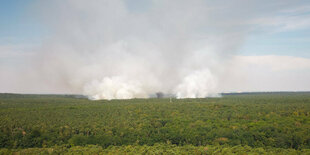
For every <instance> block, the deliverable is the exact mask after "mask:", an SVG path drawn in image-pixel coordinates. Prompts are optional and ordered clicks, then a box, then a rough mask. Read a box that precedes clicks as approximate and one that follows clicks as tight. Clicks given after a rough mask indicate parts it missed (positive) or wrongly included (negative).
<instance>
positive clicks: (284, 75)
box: [0, 0, 310, 99]
mask: <svg viewBox="0 0 310 155" xmlns="http://www.w3.org/2000/svg"><path fill="white" fill-rule="evenodd" d="M309 49H310V2H309V1H307V0H300V1H296V0H270V1H267V0H253V1H246V0H233V1H228V0H220V1H216V2H215V1H209V0H193V1H190V0H180V1H176V0H172V1H169V2H167V1H162V0H157V1H156V0H147V1H145V0H116V1H114V2H111V1H107V0H106V1H105V0H104V1H97V0H92V1H83V0H76V1H73V0H64V1H60V0H55V1H46V2H42V1H38V0H28V1H24V0H1V1H0V86H1V87H0V92H11V93H78V94H84V95H88V96H90V98H98V99H101V98H109V99H113V98H133V97H145V96H146V95H145V94H152V93H156V92H157V91H163V92H165V93H174V94H178V95H179V96H180V98H183V97H184V98H186V97H204V96H213V95H214V94H217V93H220V92H241V91H310V80H308V79H310V50H309ZM119 58H120V59H122V60H119ZM141 66H143V67H141ZM111 67H112V68H115V70H116V71H115V70H112V71H110V70H111ZM129 71H130V72H129ZM106 90H109V91H106ZM115 94H118V95H115Z"/></svg>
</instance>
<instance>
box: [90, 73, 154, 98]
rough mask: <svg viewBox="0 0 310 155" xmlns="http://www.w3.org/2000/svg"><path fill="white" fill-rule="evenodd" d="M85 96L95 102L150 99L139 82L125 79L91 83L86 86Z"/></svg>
mask: <svg viewBox="0 0 310 155" xmlns="http://www.w3.org/2000/svg"><path fill="white" fill-rule="evenodd" d="M84 94H85V95H88V96H89V97H90V99H94V100H98V99H108V100H110V99H130V98H145V97H148V94H146V93H145V91H144V90H142V88H141V84H140V83H139V81H129V80H127V79H125V78H123V77H111V78H109V77H105V78H103V79H102V80H100V81H98V80H94V81H91V82H90V83H87V84H86V85H85V88H84Z"/></svg>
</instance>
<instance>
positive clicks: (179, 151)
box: [0, 144, 310, 155]
mask: <svg viewBox="0 0 310 155" xmlns="http://www.w3.org/2000/svg"><path fill="white" fill-rule="evenodd" d="M1 154H25V155H27V154H29V155H30V154H68V155H69V154H72V155H73V154H83V155H92V154H110V155H115V154H128V155H139V154H171V155H173V154H175V155H195V154H196V155H202V154H208V155H221V154H240V155H243V154H253V155H259V154H268V155H272V154H276V155H278V154H283V155H295V154H300V155H306V154H310V150H309V149H304V150H294V149H283V148H251V147H250V146H241V145H237V146H233V147H230V146H223V145H207V146H193V145H184V146H177V145H171V144H155V145H153V146H147V145H143V146H141V145H126V146H110V147H108V148H106V149H104V148H102V147H100V146H97V145H87V146H74V147H70V148H68V147H66V146H56V147H53V148H28V149H13V150H8V149H0V155H1Z"/></svg>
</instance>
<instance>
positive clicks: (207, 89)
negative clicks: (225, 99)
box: [175, 69, 219, 98]
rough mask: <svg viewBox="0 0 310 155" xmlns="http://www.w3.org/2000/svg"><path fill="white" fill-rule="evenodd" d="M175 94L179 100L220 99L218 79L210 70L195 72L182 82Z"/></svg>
mask: <svg viewBox="0 0 310 155" xmlns="http://www.w3.org/2000/svg"><path fill="white" fill-rule="evenodd" d="M175 93H176V97H177V98H203V97H206V96H211V97H218V96H219V94H218V90H217V78H216V77H215V76H214V75H212V73H211V72H210V71H209V70H208V69H205V70H199V71H195V72H193V73H192V74H189V75H188V76H186V77H185V78H184V79H183V80H182V82H181V83H180V84H179V85H178V86H177V87H176V89H175Z"/></svg>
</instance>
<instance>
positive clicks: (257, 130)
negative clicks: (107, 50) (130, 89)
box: [0, 92, 310, 154]
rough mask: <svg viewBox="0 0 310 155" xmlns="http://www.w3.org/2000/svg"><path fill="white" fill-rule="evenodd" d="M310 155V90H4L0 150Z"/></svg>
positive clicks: (1, 106)
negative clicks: (215, 93) (163, 94)
mask: <svg viewBox="0 0 310 155" xmlns="http://www.w3.org/2000/svg"><path fill="white" fill-rule="evenodd" d="M83 152H84V153H88V154H234V153H236V154H251V153H254V154H310V93H306V92H305V93H243V94H223V95H222V97H218V98H200V99H175V98H172V99H171V100H170V99H169V98H161V99H159V98H151V99H130V100H97V101H91V100H88V99H87V98H84V97H83V96H78V95H19V94H1V95H0V154H13V153H21V154H40V153H41V154H66V153H68V154H78V153H80V154H81V153H83Z"/></svg>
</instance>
